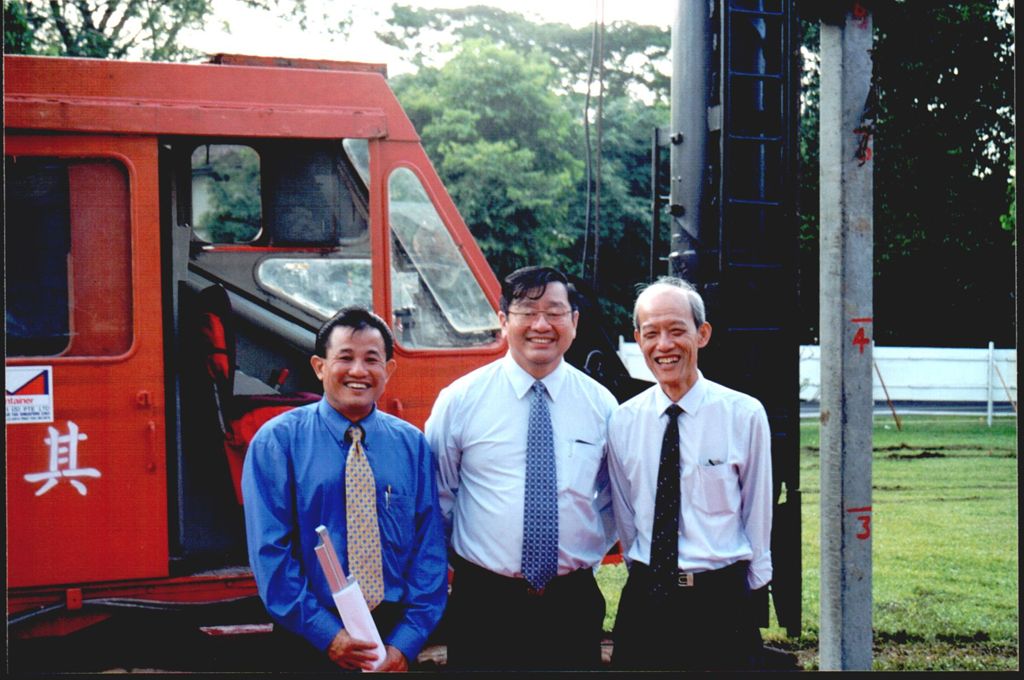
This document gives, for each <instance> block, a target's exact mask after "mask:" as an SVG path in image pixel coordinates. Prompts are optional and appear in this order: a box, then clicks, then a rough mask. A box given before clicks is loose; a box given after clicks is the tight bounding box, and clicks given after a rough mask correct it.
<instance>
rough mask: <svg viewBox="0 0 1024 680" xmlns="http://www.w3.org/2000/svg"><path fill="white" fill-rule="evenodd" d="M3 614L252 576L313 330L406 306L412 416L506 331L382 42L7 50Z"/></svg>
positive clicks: (69, 625) (397, 389) (174, 596)
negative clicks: (353, 49) (248, 466)
mask: <svg viewBox="0 0 1024 680" xmlns="http://www.w3.org/2000/svg"><path fill="white" fill-rule="evenodd" d="M4 77H5V83H4V119H5V120H4V141H5V149H4V154H5V155H4V170H5V191H6V195H5V231H6V256H5V263H6V285H7V293H6V297H7V307H6V333H7V336H6V342H7V357H6V380H5V387H6V391H7V392H6V398H7V402H6V435H7V459H6V462H7V465H6V470H7V472H6V475H7V476H6V485H7V486H6V488H7V557H8V563H7V572H8V577H7V596H8V627H9V628H8V629H9V633H10V635H11V637H12V639H21V638H28V637H33V636H50V635H61V634H67V633H70V632H73V631H75V630H79V629H82V628H84V627H86V626H89V625H90V624H93V623H96V622H98V621H101V620H103V619H106V618H108V617H110V616H112V614H114V613H116V612H117V611H118V608H119V607H138V606H144V607H150V608H157V609H159V608H161V607H168V608H174V607H176V606H177V607H181V606H183V605H186V604H189V605H191V604H198V603H207V604H213V603H218V602H220V603H230V602H236V601H239V600H245V599H250V600H251V599H252V596H253V595H254V593H255V586H254V582H253V580H252V575H251V573H250V571H249V570H248V567H247V559H246V556H245V542H244V531H243V523H242V508H241V495H240V492H239V489H238V480H239V475H240V471H241V460H242V458H243V457H244V453H245V447H246V444H247V442H248V438H249V437H250V436H251V434H252V433H253V432H254V431H255V429H256V428H257V427H258V426H259V424H260V423H262V422H263V421H264V420H266V419H267V418H268V417H270V416H271V415H273V414H275V413H278V412H280V411H282V410H284V409H287V408H291V407H293V406H294V405H296V404H301V403H305V402H306V401H309V400H311V399H316V398H318V392H319V391H320V389H319V383H318V382H317V381H316V378H315V376H314V375H313V373H312V371H311V369H310V367H309V356H310V354H311V353H312V348H313V341H314V332H315V330H316V329H317V328H318V327H319V326H320V324H321V323H322V322H323V321H324V320H325V319H326V318H327V317H328V316H330V315H331V314H332V313H333V312H334V311H335V310H337V309H339V308H341V307H343V306H346V305H348V304H362V305H366V306H369V307H372V308H373V309H374V310H375V311H376V312H377V313H379V314H380V315H381V316H382V317H384V318H385V319H387V320H388V321H389V322H390V323H391V324H392V325H393V328H394V329H395V334H396V345H397V346H396V355H397V359H398V362H399V370H398V371H397V373H396V374H395V376H394V378H393V379H392V380H391V381H390V382H389V383H388V389H387V392H386V393H385V394H384V396H383V398H382V399H381V402H380V406H381V407H382V408H383V409H384V410H386V411H388V412H389V413H393V414H395V415H397V416H399V417H402V418H404V419H406V420H408V421H410V422H412V423H414V424H415V425H417V426H420V427H422V426H423V423H424V421H425V420H426V418H427V415H428V414H429V411H430V408H431V406H432V403H433V400H434V397H435V396H436V394H437V392H438V391H439V390H440V389H441V388H442V387H444V386H445V385H447V384H448V383H449V382H450V381H451V380H453V379H454V378H455V377H457V376H459V375H462V374H464V373H466V372H468V371H469V370H471V369H473V368H475V367H477V366H480V365H482V364H484V363H487V362H489V361H491V360H493V359H495V358H496V357H498V356H500V355H502V354H503V353H504V351H505V344H504V341H503V340H502V339H501V336H500V332H499V325H498V318H497V313H496V308H497V301H498V296H499V290H500V289H499V284H498V282H497V280H496V279H495V276H494V274H493V273H492V271H491V269H490V268H489V267H488V265H487V262H486V261H485V259H484V257H483V255H482V253H481V251H480V249H479V248H478V247H477V244H476V243H475V242H474V240H473V237H472V236H471V235H470V233H469V231H468V230H467V228H466V226H465V224H464V223H463V221H462V219H461V218H460V217H459V213H458V212H457V210H456V208H455V206H454V205H453V203H452V201H451V199H450V198H449V196H448V193H447V192H446V191H445V188H444V186H443V185H442V183H441V181H440V179H439V178H438V176H437V173H436V172H435V171H434V168H433V167H432V166H431V163H430V161H429V160H428V159H427V157H426V155H425V154H424V151H423V148H422V146H421V144H420V140H419V137H418V135H417V133H416V131H415V130H414V128H413V125H412V124H411V123H410V121H409V118H408V117H407V116H406V114H405V113H404V112H403V110H402V107H401V106H400V105H399V103H398V101H397V100H396V98H395V96H394V94H393V93H392V91H391V90H390V89H389V87H388V84H387V81H386V73H385V69H384V67H383V66H380V65H371V64H356V63H338V62H324V61H306V60H280V59H266V58H253V57H238V56H230V55H221V56H219V57H216V58H214V60H213V63H208V64H169V63H132V62H124V61H103V60H91V59H66V58H54V57H28V56H5V57H4Z"/></svg>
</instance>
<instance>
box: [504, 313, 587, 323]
mask: <svg viewBox="0 0 1024 680" xmlns="http://www.w3.org/2000/svg"><path fill="white" fill-rule="evenodd" d="M508 315H509V316H518V317H519V318H520V319H522V320H523V321H524V322H526V323H528V324H532V323H533V322H534V321H536V320H537V318H538V317H541V316H543V317H544V318H545V319H547V322H548V323H549V324H551V325H552V326H556V325H558V324H563V323H566V322H567V321H568V320H569V317H570V316H572V310H569V311H546V312H540V311H533V310H531V311H529V312H513V311H511V310H509V312H508Z"/></svg>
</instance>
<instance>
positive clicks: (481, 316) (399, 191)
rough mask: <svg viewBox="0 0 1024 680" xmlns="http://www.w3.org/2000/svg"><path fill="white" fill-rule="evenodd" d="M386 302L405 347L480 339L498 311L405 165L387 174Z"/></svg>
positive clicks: (485, 339)
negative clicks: (389, 284) (388, 268)
mask: <svg viewBox="0 0 1024 680" xmlns="http://www.w3.org/2000/svg"><path fill="white" fill-rule="evenodd" d="M388 219H389V221H390V224H391V253H392V256H391V267H392V272H391V276H392V293H391V304H392V309H393V313H394V319H393V320H392V322H393V324H394V328H395V334H396V338H397V339H398V341H399V342H400V343H401V344H402V345H404V346H406V347H410V348H424V349H425V348H445V347H468V346H474V345H486V344H489V343H491V342H493V340H494V338H495V337H496V335H497V333H498V329H499V324H498V317H497V315H496V314H495V312H494V309H493V308H492V307H491V304H490V302H488V300H487V297H486V296H485V295H484V292H483V289H481V288H480V284H479V283H477V280H476V277H474V276H473V272H472V271H471V270H470V268H469V265H468V264H467V263H466V260H465V259H464V258H463V256H462V254H461V252H460V251H459V248H458V246H456V244H455V241H454V240H453V239H452V237H451V234H450V233H449V232H448V229H447V228H446V227H445V225H444V223H443V222H442V220H441V216H440V215H439V214H438V213H437V210H436V209H435V208H434V206H433V204H432V203H431V202H430V198H429V197H428V196H427V192H426V190H425V189H424V188H423V185H422V184H421V183H420V180H419V179H418V178H417V177H416V175H415V174H414V173H413V172H412V170H410V169H408V168H398V169H397V170H395V171H394V172H392V173H391V176H390V178H389V179H388Z"/></svg>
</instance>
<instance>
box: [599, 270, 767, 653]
mask: <svg viewBox="0 0 1024 680" xmlns="http://www.w3.org/2000/svg"><path fill="white" fill-rule="evenodd" d="M633 319H634V325H635V329H634V337H635V338H636V341H637V343H639V345H640V348H641V351H642V352H643V354H644V359H645V360H646V362H647V366H648V367H649V368H650V369H651V372H652V373H653V374H654V376H655V378H656V379H657V381H658V384H657V385H654V386H653V387H651V388H650V389H648V390H646V391H645V392H642V393H641V394H639V395H637V396H636V397H634V398H633V399H631V400H629V401H627V402H626V403H624V404H622V406H620V407H619V408H618V409H617V410H616V411H615V413H614V414H613V415H612V418H611V421H610V423H609V429H608V443H609V457H608V461H609V473H610V475H611V484H612V498H613V503H614V508H615V520H616V526H617V527H618V531H619V539H620V541H621V542H622V551H623V554H624V556H625V559H626V562H627V564H628V565H629V578H628V580H627V582H626V586H625V588H624V589H623V591H622V596H621V599H620V601H619V610H618V615H617V618H616V621H615V632H614V639H615V648H614V652H613V656H612V664H613V666H614V667H616V668H652V669H654V668H656V669H684V670H712V669H714V670H723V669H734V670H736V669H744V668H747V667H749V664H750V659H751V658H752V657H753V655H755V654H756V652H757V643H758V636H757V634H756V630H755V629H754V624H753V622H752V618H751V616H750V606H749V605H750V602H749V600H750V591H752V590H755V589H758V588H761V587H763V586H765V585H766V584H767V583H768V582H769V581H770V580H771V577H772V561H771V544H770V539H771V524H772V469H771V442H770V434H769V430H768V418H767V415H766V413H765V410H764V407H763V406H762V405H761V404H760V402H758V401H757V400H756V399H754V398H753V397H750V396H748V395H745V394H742V393H740V392H736V391H734V390H731V389H729V388H727V387H724V386H722V385H719V384H717V383H714V382H711V381H710V380H708V379H706V378H705V377H704V376H703V375H702V374H701V372H700V371H699V370H698V369H697V353H698V350H700V348H702V347H705V346H706V345H707V344H708V341H709V340H710V338H711V325H710V324H709V323H707V322H706V321H705V318H704V302H703V300H702V299H701V297H700V295H699V294H698V293H697V292H696V290H695V289H694V288H693V287H692V286H691V285H690V284H688V283H687V282H685V281H683V280H681V279H677V278H672V277H664V278H662V279H659V280H658V281H657V282H655V283H654V284H652V285H650V286H648V287H647V288H645V289H644V290H643V291H641V293H640V295H639V296H638V297H637V300H636V304H635V306H634V316H633Z"/></svg>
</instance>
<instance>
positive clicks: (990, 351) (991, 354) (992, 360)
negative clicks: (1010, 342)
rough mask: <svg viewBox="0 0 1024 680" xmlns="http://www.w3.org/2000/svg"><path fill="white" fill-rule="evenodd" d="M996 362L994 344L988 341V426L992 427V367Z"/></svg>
mask: <svg viewBox="0 0 1024 680" xmlns="http://www.w3.org/2000/svg"><path fill="white" fill-rule="evenodd" d="M995 362H996V343H994V342H992V341H991V340H989V342H988V381H987V382H988V426H989V427H992V400H993V399H992V398H993V394H992V392H993V390H992V387H993V385H992V367H993V366H995Z"/></svg>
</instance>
